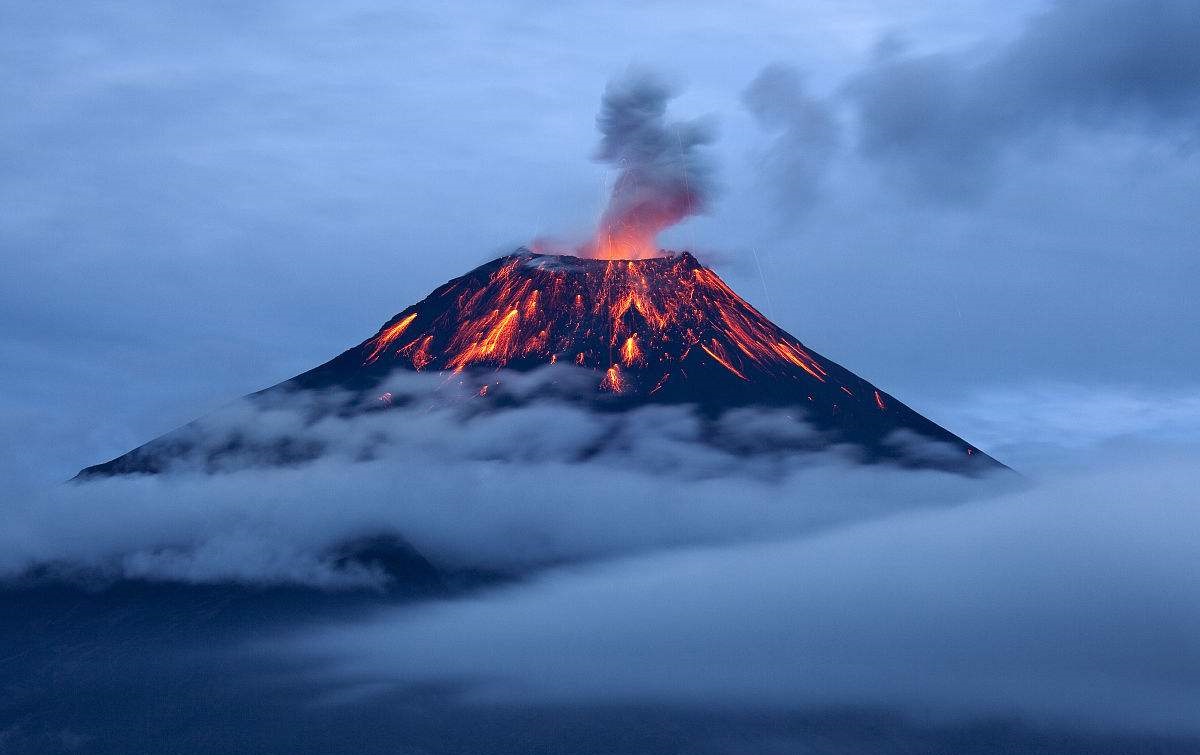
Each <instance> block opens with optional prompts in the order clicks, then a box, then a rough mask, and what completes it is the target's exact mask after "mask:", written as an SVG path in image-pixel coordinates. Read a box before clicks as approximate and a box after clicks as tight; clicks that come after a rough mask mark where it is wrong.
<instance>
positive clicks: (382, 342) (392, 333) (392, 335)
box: [366, 312, 417, 364]
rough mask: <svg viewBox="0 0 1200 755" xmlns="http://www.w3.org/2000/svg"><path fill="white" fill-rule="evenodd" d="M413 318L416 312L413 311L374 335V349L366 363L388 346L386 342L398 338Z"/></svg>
mask: <svg viewBox="0 0 1200 755" xmlns="http://www.w3.org/2000/svg"><path fill="white" fill-rule="evenodd" d="M415 319H417V313H416V312H413V313H412V314H411V315H409V316H408V317H405V318H404V319H403V320H401V321H400V322H398V323H396V324H395V325H393V326H392V327H390V328H388V329H387V330H385V331H383V332H382V333H380V334H379V335H378V336H376V337H375V350H374V351H372V352H371V356H369V357H367V361H366V364H370V363H371V362H374V361H375V360H376V359H378V358H379V355H380V354H382V353H383V350H384V349H386V348H387V347H388V344H390V343H391V342H392V341H395V340H396V339H397V338H399V337H400V334H402V333H403V332H404V330H405V329H406V328H407V327H408V326H409V325H411V324H412V321H413V320H415Z"/></svg>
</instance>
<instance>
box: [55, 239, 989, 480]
mask: <svg viewBox="0 0 1200 755" xmlns="http://www.w3.org/2000/svg"><path fill="white" fill-rule="evenodd" d="M501 369H504V370H512V371H514V372H518V373H522V372H531V371H533V370H553V371H557V372H556V374H557V373H559V372H560V373H561V374H562V375H563V376H564V380H563V381H562V382H563V384H564V385H567V384H569V385H570V386H571V388H570V390H568V391H567V392H566V394H565V395H563V394H562V392H561V391H560V392H559V394H556V396H555V397H556V398H558V399H560V400H563V399H565V400H569V401H571V402H574V403H577V404H582V405H585V406H588V407H590V408H594V409H596V410H597V411H605V412H612V411H624V410H628V409H632V408H636V407H640V406H645V405H648V404H676V405H692V406H695V407H696V409H697V411H698V412H700V413H701V414H702V415H704V416H706V417H710V418H711V417H718V416H720V415H721V414H722V413H724V412H726V411H728V410H731V409H735V408H742V407H774V408H781V409H787V410H789V411H790V413H792V414H793V415H794V416H795V417H796V418H797V421H803V422H806V423H807V424H808V425H810V426H811V427H813V428H814V429H815V430H816V431H817V432H818V437H819V438H820V440H819V443H817V444H816V445H815V446H814V447H813V449H812V450H821V449H825V448H829V447H832V446H834V445H837V446H839V447H842V448H848V449H853V450H854V451H855V452H856V453H857V454H858V456H859V458H861V460H862V461H864V462H867V463H874V462H890V463H896V464H900V465H902V466H910V467H922V468H936V469H945V470H949V471H955V472H961V473H966V474H979V473H984V472H987V471H990V470H993V469H998V468H1003V465H1002V464H1000V463H999V462H998V461H996V460H995V459H993V458H992V457H990V456H988V455H987V454H985V453H983V452H981V451H979V450H978V449H977V448H975V447H974V446H972V445H971V444H969V443H967V442H966V441H964V440H963V439H962V438H960V437H958V436H957V435H954V434H953V433H951V432H950V431H948V430H946V429H945V428H943V427H940V426H939V425H937V424H936V423H934V422H932V421H930V420H929V419H926V418H925V417H923V416H921V415H920V414H918V413H917V412H915V411H913V410H912V409H910V408H909V407H908V406H906V405H905V404H903V403H902V402H900V401H899V400H898V399H896V398H895V397H894V396H892V395H890V394H888V393H887V392H885V391H883V390H881V389H879V388H877V387H876V386H874V385H872V384H871V383H869V382H867V381H866V380H863V379H862V378H860V377H858V376H857V375H855V374H854V373H852V372H850V371H849V370H847V369H845V368H844V367H842V366H841V365H839V364H837V363H836V362H833V361H832V360H830V359H827V358H826V357H824V356H822V355H821V354H818V353H816V352H815V351H812V350H811V349H808V348H807V347H805V346H804V345H803V344H802V343H801V342H800V341H799V340H797V339H796V338H795V337H793V336H791V335H790V334H788V333H786V332H784V331H783V330H782V329H780V328H779V327H778V326H776V325H775V324H774V323H772V322H771V321H770V320H768V319H767V318H766V317H765V316H763V315H762V313H760V312H759V311H758V310H756V309H755V308H754V307H752V306H750V304H749V303H747V302H746V301H745V300H744V299H742V298H741V297H740V296H738V295H737V294H736V293H735V292H734V291H733V290H732V289H731V288H729V286H727V285H726V284H725V282H724V281H722V280H721V278H720V277H719V276H718V275H717V274H716V273H715V272H713V271H712V270H711V269H709V268H707V267H705V266H703V265H701V264H700V263H699V262H698V261H697V260H696V258H695V257H693V256H692V255H691V254H688V253H687V252H683V253H681V254H673V255H670V256H665V257H656V258H650V259H642V260H593V259H581V258H578V257H571V256H559V255H544V254H535V253H532V252H529V251H526V250H523V249H522V250H518V251H517V252H516V253H514V254H512V255H509V256H506V257H501V258H499V259H496V260H493V261H492V262H489V263H487V264H485V265H481V266H480V267H478V268H476V269H474V270H472V271H471V272H469V273H467V274H466V275H463V276H461V277H459V278H455V279H454V280H452V281H450V282H448V283H446V284H444V285H442V286H441V287H439V288H437V289H436V290H435V291H433V292H432V293H431V294H430V295H429V296H427V297H426V298H425V299H423V300H422V301H420V302H418V303H417V304H414V305H412V306H410V307H408V308H407V309H405V310H403V311H402V312H400V313H399V314H397V315H396V316H395V317H393V318H392V319H391V320H389V321H388V322H387V323H385V324H384V325H383V327H382V328H380V330H379V332H378V333H376V334H375V335H373V336H372V337H371V338H368V339H367V340H365V341H363V342H362V343H360V344H358V345H357V346H355V347H353V348H351V349H349V350H347V351H345V352H344V353H342V354H341V355H339V356H337V357H335V358H334V359H332V360H330V361H329V362H326V363H325V364H322V365H320V366H319V367H316V368H314V369H312V370H309V371H308V372H305V373H303V374H300V375H297V376H296V377H294V378H292V379H290V380H287V381H285V382H283V383H280V384H278V385H276V386H273V387H271V388H268V389H266V390H264V391H260V392H259V393H257V394H254V395H253V396H251V397H249V398H250V399H251V400H252V401H267V402H269V401H271V400H274V399H278V398H281V397H284V396H291V395H296V394H303V393H310V394H321V393H328V392H332V391H339V392H341V393H342V394H344V395H345V396H347V397H350V398H348V399H347V401H346V402H345V403H344V405H343V407H342V409H341V411H343V412H345V411H351V410H353V411H367V410H371V411H377V410H380V409H381V408H387V406H389V405H390V404H391V398H392V397H391V395H390V394H389V393H387V392H386V391H385V392H381V390H382V387H383V386H384V384H385V381H386V380H387V378H388V377H389V375H391V374H393V373H394V371H397V370H403V371H410V372H425V373H442V374H443V375H444V376H445V383H447V384H451V383H452V384H453V385H455V386H456V387H457V388H458V389H460V392H462V390H463V389H465V391H466V392H469V393H470V394H471V395H473V396H474V397H475V398H474V399H472V400H477V401H479V402H483V405H485V406H487V408H488V409H492V408H494V409H496V410H502V409H504V408H506V407H509V406H512V405H513V403H514V399H513V397H512V396H511V395H510V394H506V393H504V392H503V391H502V390H498V388H499V385H500V381H502V379H503V378H502V376H503V374H504V373H501V372H499V370H501ZM568 375H569V376H570V377H571V379H570V380H567V379H566V376H568ZM556 382H557V381H556ZM536 398H537V397H536V396H535V397H533V399H536ZM373 399H377V400H373ZM352 407H360V408H358V409H351V408H352ZM361 407H366V408H361ZM186 430H187V428H181V429H180V430H176V431H174V432H172V433H168V434H166V435H164V436H162V437H160V438H158V439H156V440H153V441H151V442H149V443H147V444H145V445H143V446H140V447H138V448H136V449H134V450H132V451H130V452H128V453H126V454H123V455H122V456H119V457H117V458H116V459H113V460H111V461H108V462H105V463H103V464H97V465H95V466H91V467H88V468H86V469H84V470H83V471H82V472H80V473H79V475H78V476H77V478H76V479H81V478H89V477H97V476H111V475H120V474H131V473H156V472H161V471H163V470H165V469H166V468H167V467H168V466H170V464H171V462H172V460H173V458H175V457H178V456H181V455H185V454H194V453H196V451H197V449H196V448H194V447H193V444H192V443H191V441H189V440H188V438H189V436H188V434H187V433H186V432H185V431H186ZM241 442H243V441H241V440H239V439H238V438H230V439H228V441H227V442H225V443H224V444H223V446H222V448H218V449H215V450H212V451H211V453H217V454H219V453H221V452H223V451H228V450H229V449H230V448H233V447H236V446H237V445H238V444H239V443H241ZM285 445H286V444H285ZM274 455H275V457H276V458H277V459H278V461H279V462H281V463H294V462H296V461H303V460H304V459H306V458H311V457H313V456H315V455H319V449H309V448H305V447H303V446H302V445H301V446H297V447H284V448H280V449H276V452H275V454H274Z"/></svg>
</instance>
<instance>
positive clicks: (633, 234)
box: [584, 72, 713, 259]
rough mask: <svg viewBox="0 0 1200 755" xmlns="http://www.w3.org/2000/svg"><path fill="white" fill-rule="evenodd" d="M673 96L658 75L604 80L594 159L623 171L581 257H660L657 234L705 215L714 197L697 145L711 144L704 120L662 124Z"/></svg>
mask: <svg viewBox="0 0 1200 755" xmlns="http://www.w3.org/2000/svg"><path fill="white" fill-rule="evenodd" d="M675 94H676V91H675V90H674V89H673V88H672V87H671V86H669V85H668V84H667V83H666V82H664V81H662V80H661V79H659V78H658V77H656V76H654V75H652V74H649V73H646V72H637V73H630V74H628V75H626V76H625V77H624V78H621V79H617V80H614V81H611V82H609V84H608V87H607V88H606V89H605V91H604V97H603V99H602V100H601V103H600V114H599V115H598V116H597V117H596V125H597V127H598V128H599V129H600V133H601V139H600V147H599V149H598V150H597V152H596V159H597V160H599V161H601V162H604V163H608V164H609V165H612V166H614V167H615V168H617V169H618V170H619V171H620V172H619V174H618V175H617V179H616V182H615V183H614V184H613V189H612V196H611V197H610V198H609V202H608V207H607V208H606V209H605V211H604V215H603V217H601V219H600V227H599V229H598V230H597V233H596V238H595V240H593V241H592V242H591V243H590V244H589V245H588V247H587V248H585V249H584V253H585V254H587V256H592V257H602V258H606V259H614V258H619V259H641V258H644V257H654V256H657V255H658V250H657V247H656V246H655V241H654V240H655V237H656V236H657V235H658V234H659V232H660V231H662V230H664V229H665V228H668V227H670V226H672V225H674V224H676V223H678V222H679V221H681V220H683V219H684V218H686V217H688V216H690V215H695V214H697V213H699V212H702V211H703V210H704V209H705V207H706V205H707V202H708V198H709V194H710V192H711V187H710V181H711V175H712V168H711V167H710V165H709V163H708V159H707V157H706V156H705V155H704V154H702V152H701V151H700V149H699V148H700V147H702V146H703V145H705V144H708V143H709V142H711V141H712V139H713V134H712V128H711V127H710V126H709V125H708V124H706V123H704V122H701V121H679V122H675V123H668V122H667V121H666V110H667V101H668V100H670V99H671V98H672V97H674V96H675Z"/></svg>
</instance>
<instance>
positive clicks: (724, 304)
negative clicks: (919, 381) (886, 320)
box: [363, 253, 883, 409]
mask: <svg viewBox="0 0 1200 755" xmlns="http://www.w3.org/2000/svg"><path fill="white" fill-rule="evenodd" d="M431 301H436V302H437V306H431V305H429V304H427V303H428V302H431ZM401 335H403V336H404V338H403V339H401V338H400V336H401ZM363 348H364V358H363V360H364V361H363V364H364V365H369V364H372V363H374V362H376V361H380V360H385V361H386V360H387V359H390V360H392V361H393V364H394V363H395V362H399V363H400V364H399V365H395V366H403V367H406V368H409V369H414V370H444V371H449V372H455V373H458V372H463V371H464V370H466V369H468V368H472V369H474V368H490V369H498V368H502V367H518V368H523V369H528V368H532V367H535V366H538V365H543V364H556V363H558V362H559V361H560V360H561V361H562V362H563V363H564V364H574V365H578V366H581V367H586V368H590V369H592V370H595V371H596V373H597V375H598V386H599V387H600V388H601V389H602V390H605V391H611V392H613V393H629V392H637V393H645V394H650V393H656V392H658V391H660V390H661V389H663V387H664V386H665V385H667V384H668V382H669V381H671V380H672V378H671V375H672V373H677V375H676V377H675V378H674V381H675V382H679V381H686V380H687V379H688V377H687V375H688V370H689V369H690V370H692V372H693V373H694V372H695V371H696V370H697V369H701V368H703V366H704V365H705V364H708V365H712V366H714V367H715V368H718V369H719V370H720V371H723V372H724V373H726V374H727V375H728V376H731V377H732V378H734V379H736V380H738V381H744V382H750V381H752V380H754V379H755V376H764V375H769V376H772V377H788V378H792V379H799V380H802V381H805V382H816V383H825V382H826V381H827V380H828V379H829V377H828V375H829V373H828V369H827V367H826V366H825V365H824V364H823V363H822V361H821V360H820V359H818V358H817V357H815V356H814V355H813V354H812V353H811V352H809V351H808V349H806V348H805V347H804V346H803V345H802V344H801V343H800V342H799V341H797V340H796V339H795V338H793V337H791V336H790V335H788V334H787V333H785V332H784V331H782V330H781V329H780V328H778V327H777V326H775V325H774V324H773V323H771V322H770V321H769V320H768V319H767V318H766V317H764V316H763V315H762V314H761V313H760V312H759V311H758V310H756V309H754V307H752V306H750V305H749V304H748V303H747V302H746V301H745V300H744V299H742V298H741V297H740V296H738V295H737V294H736V293H734V291H733V290H732V289H731V288H729V286H727V285H726V284H725V282H724V281H722V280H721V278H720V277H719V276H717V274H716V273H714V272H713V271H712V270H710V269H708V268H706V267H704V266H702V265H701V264H700V263H699V262H697V261H696V259H695V258H694V257H692V256H691V255H690V254H687V253H683V254H677V255H671V256H659V257H651V258H647V259H637V260H630V259H622V260H615V259H613V260H594V259H580V258H576V257H566V256H554V255H540V254H532V253H522V254H517V255H513V256H511V257H507V258H504V259H502V260H499V261H497V262H496V263H492V264H491V265H485V266H484V267H482V268H480V269H479V270H477V271H475V272H474V273H472V274H469V275H466V276H463V277H462V278H459V279H456V280H454V281H451V282H450V283H448V284H446V285H445V286H443V287H442V288H440V289H438V291H436V292H434V295H433V296H431V297H430V299H428V300H426V302H422V304H419V305H416V306H415V307H413V308H410V310H406V311H405V312H402V313H401V314H400V315H399V316H397V319H395V320H394V321H393V322H392V323H389V324H388V325H386V326H385V327H384V328H383V329H381V330H380V332H379V334H378V335H376V336H375V337H374V338H372V339H371V340H370V341H367V342H366V343H365V344H364V346H363ZM839 387H840V388H841V389H842V391H844V392H845V393H846V394H849V395H850V396H854V394H853V393H851V391H850V389H849V388H846V387H845V386H844V385H841V386H839ZM872 388H873V387H872ZM868 395H872V394H871V393H870V392H868ZM877 403H882V401H881V400H879V401H875V402H873V404H877ZM882 408H883V407H882V406H880V407H879V409H882Z"/></svg>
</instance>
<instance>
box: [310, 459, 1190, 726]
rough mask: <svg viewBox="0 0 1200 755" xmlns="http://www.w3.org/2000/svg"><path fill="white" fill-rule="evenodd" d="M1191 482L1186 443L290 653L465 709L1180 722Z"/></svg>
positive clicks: (589, 578) (469, 606) (338, 672)
mask: <svg viewBox="0 0 1200 755" xmlns="http://www.w3.org/2000/svg"><path fill="white" fill-rule="evenodd" d="M1198 489H1200V471H1197V469H1196V467H1195V465H1194V464H1192V463H1191V461H1190V460H1189V459H1188V458H1173V459H1166V460H1160V461H1158V462H1156V463H1152V464H1139V465H1125V466H1117V467H1114V468H1110V469H1108V470H1106V471H1097V470H1091V471H1090V472H1089V473H1088V474H1086V475H1080V476H1071V477H1068V478H1064V479H1060V480H1057V481H1054V482H1051V483H1048V484H1045V485H1042V486H1040V487H1038V488H1036V489H1031V490H1024V491H1019V492H1014V493H1012V494H1009V495H1006V496H1002V497H999V498H996V499H995V500H991V501H985V502H977V503H973V504H968V505H964V506H960V507H955V508H940V509H934V510H924V511H909V512H904V513H899V514H896V515H895V516H891V517H887V518H882V519H876V520H873V521H870V522H866V523H861V524H856V525H851V526H847V527H843V528H839V529H836V530H833V531H829V532H824V533H816V534H812V533H809V534H805V535H801V536H798V537H797V536H794V535H783V534H782V533H781V539H780V540H779V541H778V542H771V543H753V544H745V543H743V544H737V545H726V546H721V547H716V548H702V549H686V550H682V551H675V552H667V553H656V554H652V555H648V556H643V557H637V558H630V559H627V560H622V561H619V562H615V563H608V564H604V565H600V566H594V567H588V568H574V569H569V570H564V571H558V572H555V573H552V574H549V575H546V576H544V577H542V578H540V579H538V580H536V581H535V582H533V583H531V584H526V585H521V586H517V587H514V588H508V589H504V590H499V591H495V592H492V593H490V594H485V595H482V596H480V597H477V598H473V599H466V600H459V601H453V602H447V603H442V604H436V605H426V606H422V607H418V608H416V609H413V610H404V611H391V612H384V613H382V614H381V615H379V616H377V617H376V618H374V619H372V620H369V621H366V622H360V623H357V624H349V625H341V626H333V627H326V628H324V629H320V630H317V631H309V632H306V633H304V634H303V635H302V636H300V637H298V638H296V639H295V640H294V641H293V643H292V646H291V650H290V651H289V652H292V653H298V654H299V656H300V657H303V658H307V659H309V660H310V661H311V660H312V659H314V658H315V659H322V660H324V661H325V662H326V663H327V666H326V667H325V670H324V673H325V674H327V675H330V676H333V677H334V678H340V679H342V680H343V681H345V682H353V683H359V682H363V681H364V680H369V681H371V682H387V683H391V684H393V685H395V686H397V687H401V688H403V687H405V686H407V685H413V686H417V685H428V684H434V683H440V684H449V685H451V686H452V687H454V688H457V689H461V690H462V694H463V695H464V699H465V700H466V701H469V702H474V703H480V704H482V703H489V704H490V703H530V702H535V703H553V704H567V705H574V704H623V703H653V704H665V705H669V706H685V707H687V706H698V707H701V708H704V707H708V708H716V709H723V710H725V709H759V710H784V709H796V708H799V709H806V708H815V709H827V708H837V707H839V706H848V707H865V708H885V709H889V710H900V711H903V712H905V713H907V714H908V715H912V716H916V717H918V718H923V717H933V718H935V719H943V718H945V717H951V718H958V717H968V718H974V717H983V718H995V717H1018V718H1024V719H1027V720H1030V721H1033V722H1034V723H1036V724H1054V725H1066V726H1069V727H1083V728H1085V729H1093V730H1097V731H1110V730H1113V729H1124V730H1128V731H1140V732H1145V731H1156V732H1166V733H1177V734H1189V735H1195V734H1197V733H1200V724H1198V722H1197V719H1196V716H1195V711H1196V710H1197V706H1200V653H1198V652H1197V649H1198V646H1197V644H1196V639H1195V638H1196V637H1197V636H1200V581H1198V580H1200V578H1198V577H1197V576H1196V575H1200V555H1198V554H1197V552H1196V549H1195V544H1194V542H1193V537H1192V533H1193V532H1195V530H1196V528H1197V526H1200V514H1198V513H1197V511H1198V509H1197V507H1196V502H1197V501H1196V495H1197V494H1196V490H1198ZM816 495H817V497H818V498H821V497H823V496H822V494H820V493H817V494H816ZM829 495H830V496H831V497H830V498H829V499H828V501H829V502H830V503H832V502H833V500H836V498H837V497H838V493H837V492H831V493H829ZM881 495H886V494H885V493H882V492H881Z"/></svg>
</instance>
